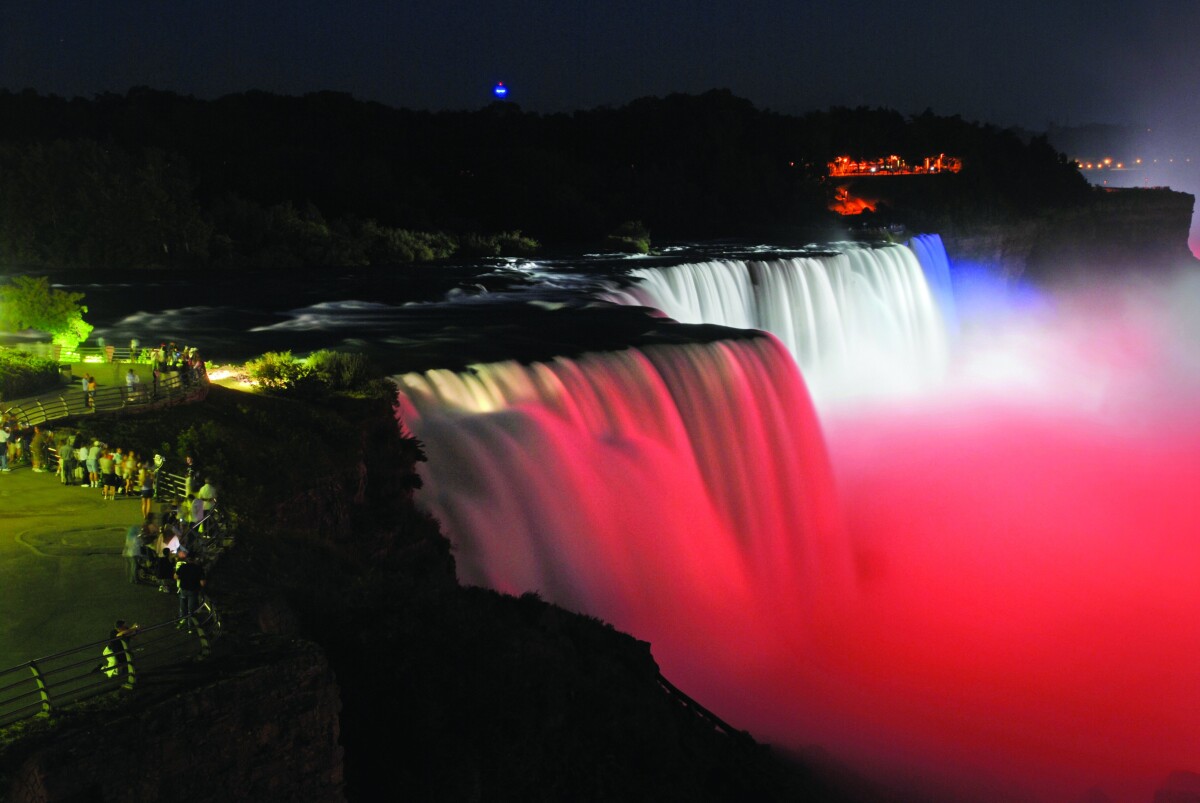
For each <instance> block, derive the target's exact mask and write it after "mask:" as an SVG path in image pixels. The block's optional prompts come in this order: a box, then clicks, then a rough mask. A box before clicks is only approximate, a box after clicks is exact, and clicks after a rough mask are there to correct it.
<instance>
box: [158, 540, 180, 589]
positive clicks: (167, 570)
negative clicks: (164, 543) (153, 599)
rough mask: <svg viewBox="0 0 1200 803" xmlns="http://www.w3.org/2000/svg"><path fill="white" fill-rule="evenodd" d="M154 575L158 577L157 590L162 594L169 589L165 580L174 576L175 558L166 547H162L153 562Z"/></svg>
mask: <svg viewBox="0 0 1200 803" xmlns="http://www.w3.org/2000/svg"><path fill="white" fill-rule="evenodd" d="M154 576H155V577H156V578H158V590H159V591H161V592H163V593H164V594H165V593H167V592H168V591H170V589H169V588H168V587H167V582H168V581H169V580H171V578H173V577H174V576H175V559H174V557H172V555H171V550H170V548H168V547H163V548H162V553H161V554H160V555H159V556H158V559H157V560H156V561H155V563H154Z"/></svg>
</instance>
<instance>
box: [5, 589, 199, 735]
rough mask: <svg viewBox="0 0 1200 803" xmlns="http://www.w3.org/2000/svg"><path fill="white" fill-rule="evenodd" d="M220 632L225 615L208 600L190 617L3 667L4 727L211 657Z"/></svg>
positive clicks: (130, 687)
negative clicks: (214, 642) (169, 668)
mask: <svg viewBox="0 0 1200 803" xmlns="http://www.w3.org/2000/svg"><path fill="white" fill-rule="evenodd" d="M220 633H221V619H220V617H219V616H218V615H217V612H216V611H215V610H214V609H213V607H212V605H211V603H210V602H209V601H207V600H206V601H205V602H204V604H202V605H201V606H200V608H199V609H198V610H197V611H196V613H195V615H194V616H192V617H191V619H190V620H188V619H171V620H168V621H166V622H160V623H159V624H156V625H152V626H151V627H144V628H141V629H139V630H137V631H136V632H134V633H133V634H131V635H128V636H126V637H124V638H115V639H104V640H102V641H96V642H93V643H91V644H84V645H82V646H79V647H74V648H72V649H69V650H65V651H63V652H60V653H55V654H54V655H48V656H46V657H45V658H38V659H37V660H35V661H29V662H28V663H24V664H20V665H19V666H14V667H11V668H9V669H5V670H3V671H0V727H5V726H7V725H11V724H12V723H14V722H18V721H20V720H23V719H29V718H31V717H35V716H48V715H49V714H50V713H51V712H53V711H55V710H56V709H59V708H62V707H63V706H66V705H69V704H71V703H77V702H80V701H81V700H86V699H89V698H92V697H96V696H99V695H101V694H105V693H107V692H110V691H114V690H116V689H119V688H126V689H132V688H134V687H135V686H136V685H137V684H138V683H139V682H141V681H142V680H144V679H145V677H146V676H148V675H149V676H152V675H153V674H154V673H155V672H156V671H158V670H161V669H164V668H165V667H168V666H173V665H176V664H179V663H181V662H183V661H187V660H197V659H204V658H207V657H208V654H209V651H210V649H211V646H212V642H213V640H214V639H215V638H217V636H219V635H220Z"/></svg>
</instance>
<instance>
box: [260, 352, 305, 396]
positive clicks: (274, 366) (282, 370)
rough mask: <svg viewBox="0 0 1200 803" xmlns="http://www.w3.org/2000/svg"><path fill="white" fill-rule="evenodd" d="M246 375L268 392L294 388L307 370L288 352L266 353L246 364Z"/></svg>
mask: <svg viewBox="0 0 1200 803" xmlns="http://www.w3.org/2000/svg"><path fill="white" fill-rule="evenodd" d="M246 373H247V374H249V376H250V378H251V379H252V380H254V381H255V382H256V383H257V384H259V385H262V386H263V387H264V388H268V389H270V390H288V389H289V388H292V387H295V385H296V383H297V382H300V381H301V380H303V379H304V378H305V377H306V376H307V375H308V373H309V368H308V366H307V365H305V364H304V363H303V362H301V361H300V360H297V359H296V358H295V357H293V356H292V352H290V351H268V352H267V353H266V354H263V355H262V356H261V357H256V358H254V359H253V360H249V361H248V362H247V363H246Z"/></svg>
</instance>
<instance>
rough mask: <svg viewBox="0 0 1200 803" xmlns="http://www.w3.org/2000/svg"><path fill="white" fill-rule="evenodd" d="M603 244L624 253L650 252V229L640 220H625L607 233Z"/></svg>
mask: <svg viewBox="0 0 1200 803" xmlns="http://www.w3.org/2000/svg"><path fill="white" fill-rule="evenodd" d="M604 244H605V245H606V246H607V247H608V248H611V249H613V250H614V251H621V252H622V253H626V254H648V253H650V230H649V229H648V228H646V225H645V224H644V223H642V222H641V221H640V220H627V221H625V222H624V223H622V224H621V225H620V226H617V229H616V231H614V232H613V233H612V234H610V235H608V237H607V238H605V240H604Z"/></svg>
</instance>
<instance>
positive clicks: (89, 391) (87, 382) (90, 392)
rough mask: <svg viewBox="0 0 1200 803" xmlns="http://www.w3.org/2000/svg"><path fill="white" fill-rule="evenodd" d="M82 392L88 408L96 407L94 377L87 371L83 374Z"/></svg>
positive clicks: (93, 408)
mask: <svg viewBox="0 0 1200 803" xmlns="http://www.w3.org/2000/svg"><path fill="white" fill-rule="evenodd" d="M83 394H84V398H85V400H86V403H87V408H88V409H89V410H95V409H96V377H94V376H92V375H91V374H89V373H85V374H84V375H83Z"/></svg>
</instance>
